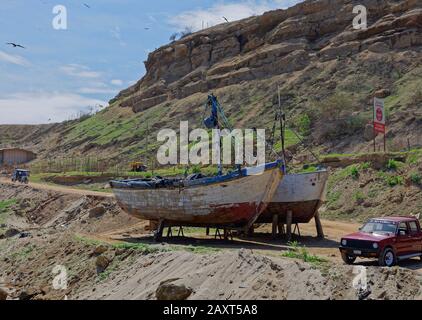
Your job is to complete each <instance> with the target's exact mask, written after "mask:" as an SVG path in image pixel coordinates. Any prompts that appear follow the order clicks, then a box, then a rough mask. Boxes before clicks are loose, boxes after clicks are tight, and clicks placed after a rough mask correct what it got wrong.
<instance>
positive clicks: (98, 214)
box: [88, 206, 106, 218]
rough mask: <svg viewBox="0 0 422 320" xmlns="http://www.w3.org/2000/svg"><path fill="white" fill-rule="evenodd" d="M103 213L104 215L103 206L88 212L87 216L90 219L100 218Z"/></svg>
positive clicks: (104, 209)
mask: <svg viewBox="0 0 422 320" xmlns="http://www.w3.org/2000/svg"><path fill="white" fill-rule="evenodd" d="M105 213H106V208H104V207H103V206H98V207H95V208H92V209H90V210H89V211H88V216H89V217H90V218H100V217H101V216H102V215H104V214H105Z"/></svg>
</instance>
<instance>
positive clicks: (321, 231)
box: [315, 211, 325, 239]
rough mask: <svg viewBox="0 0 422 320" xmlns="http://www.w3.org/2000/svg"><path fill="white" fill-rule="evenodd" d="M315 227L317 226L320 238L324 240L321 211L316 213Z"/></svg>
mask: <svg viewBox="0 0 422 320" xmlns="http://www.w3.org/2000/svg"><path fill="white" fill-rule="evenodd" d="M315 226H316V230H317V235H318V238H321V239H323V238H324V237H325V235H324V230H323V229H322V223H321V219H320V217H319V211H317V212H315Z"/></svg>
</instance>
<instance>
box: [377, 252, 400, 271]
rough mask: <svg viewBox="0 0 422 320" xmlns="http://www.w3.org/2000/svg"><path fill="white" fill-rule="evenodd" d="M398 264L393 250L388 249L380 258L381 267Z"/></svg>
mask: <svg viewBox="0 0 422 320" xmlns="http://www.w3.org/2000/svg"><path fill="white" fill-rule="evenodd" d="M396 263H397V257H396V254H395V253H394V251H393V250H392V249H391V248H387V249H385V250H384V251H383V253H382V254H381V255H380V256H379V258H378V264H379V265H380V266H381V267H392V266H394V265H395V264H396Z"/></svg>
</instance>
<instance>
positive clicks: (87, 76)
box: [0, 0, 301, 124]
mask: <svg viewBox="0 0 422 320" xmlns="http://www.w3.org/2000/svg"><path fill="white" fill-rule="evenodd" d="M298 2H301V1H300V0H231V1H211V0H178V1H175V0H155V1H145V0H1V1H0V124H40V123H51V122H59V121H63V120H69V119H73V118H75V117H77V116H78V115H79V114H80V113H81V112H82V113H86V112H89V111H92V110H98V109H99V108H101V107H105V106H107V102H108V101H109V100H110V99H111V98H113V97H114V96H115V95H116V94H117V93H118V92H119V91H120V90H122V89H125V88H127V87H129V86H130V85H132V84H133V83H135V82H136V81H137V80H139V79H140V78H141V77H142V76H143V75H144V74H145V67H144V61H145V60H146V59H147V57H148V53H149V52H152V51H154V50H155V49H157V48H159V47H160V46H162V45H165V44H167V43H168V42H169V38H170V36H171V35H172V34H174V33H176V32H180V31H182V30H184V29H185V28H191V29H192V30H194V31H196V30H199V29H201V28H202V25H204V26H207V25H208V26H212V25H216V24H219V23H223V22H224V20H223V17H226V18H227V19H228V20H229V21H234V20H238V19H242V18H246V17H249V16H251V15H258V14H262V13H263V12H265V11H268V10H272V9H277V8H287V7H290V6H292V5H294V4H296V3H298ZM57 6H60V7H57ZM64 14H66V18H65V16H64ZM65 22H66V23H65ZM65 27H66V28H65ZM7 43H16V44H19V45H22V46H24V47H25V48H20V47H16V48H14V47H13V46H11V45H7Z"/></svg>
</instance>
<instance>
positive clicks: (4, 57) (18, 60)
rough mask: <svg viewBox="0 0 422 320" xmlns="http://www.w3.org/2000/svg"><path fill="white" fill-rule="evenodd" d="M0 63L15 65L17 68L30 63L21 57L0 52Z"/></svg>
mask: <svg viewBox="0 0 422 320" xmlns="http://www.w3.org/2000/svg"><path fill="white" fill-rule="evenodd" d="M0 61H4V62H7V63H12V64H16V65H18V66H22V67H27V66H29V65H30V63H29V62H28V61H27V60H26V59H25V58H23V57H21V56H18V55H12V54H8V53H6V52H4V51H1V50H0Z"/></svg>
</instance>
